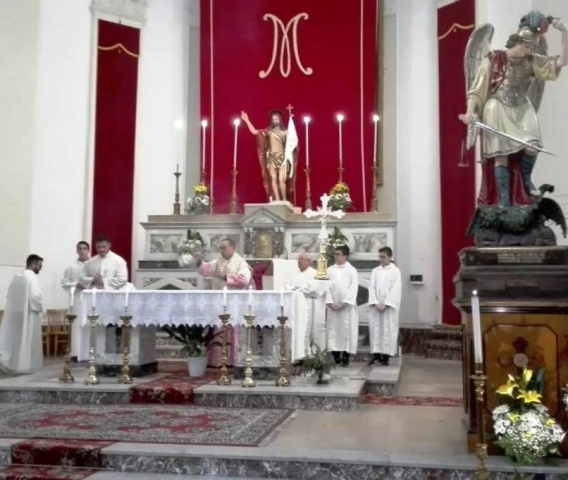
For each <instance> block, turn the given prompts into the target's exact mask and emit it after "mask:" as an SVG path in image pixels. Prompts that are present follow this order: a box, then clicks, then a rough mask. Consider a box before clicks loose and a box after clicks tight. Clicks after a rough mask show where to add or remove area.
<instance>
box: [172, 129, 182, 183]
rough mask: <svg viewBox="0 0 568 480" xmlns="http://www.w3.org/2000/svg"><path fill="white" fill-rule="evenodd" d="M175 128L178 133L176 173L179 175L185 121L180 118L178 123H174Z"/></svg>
mask: <svg viewBox="0 0 568 480" xmlns="http://www.w3.org/2000/svg"><path fill="white" fill-rule="evenodd" d="M174 128H175V130H176V132H177V134H176V136H177V138H176V145H177V152H176V173H179V164H180V159H181V156H182V153H181V152H182V146H181V144H182V135H183V120H182V119H181V118H180V119H179V120H176V122H175V123H174Z"/></svg>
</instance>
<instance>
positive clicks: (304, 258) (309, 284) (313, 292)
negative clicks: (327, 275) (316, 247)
mask: <svg viewBox="0 0 568 480" xmlns="http://www.w3.org/2000/svg"><path fill="white" fill-rule="evenodd" d="M298 269H299V270H300V271H299V272H298V274H297V275H296V277H295V278H294V281H293V285H292V286H293V288H294V290H298V291H299V292H301V293H303V294H304V296H305V297H306V303H307V311H308V318H307V322H306V325H307V328H306V350H307V352H309V351H310V347H311V345H312V344H317V345H318V346H319V347H320V348H321V349H322V350H324V349H325V348H327V341H326V334H327V332H326V328H325V294H326V290H323V291H322V290H321V289H318V288H317V286H318V284H317V283H316V282H317V281H318V280H316V273H317V270H316V269H315V268H313V267H312V259H311V258H310V256H309V255H308V254H307V253H300V255H298Z"/></svg>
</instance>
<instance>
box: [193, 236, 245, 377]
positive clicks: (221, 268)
mask: <svg viewBox="0 0 568 480" xmlns="http://www.w3.org/2000/svg"><path fill="white" fill-rule="evenodd" d="M235 247H236V245H235V242H234V241H233V240H232V239H230V238H224V239H223V240H221V242H220V243H219V252H220V253H221V257H220V258H218V259H216V260H212V261H210V262H205V261H203V260H202V259H201V258H200V257H198V258H197V264H198V272H199V274H200V275H202V276H203V277H205V279H206V281H207V282H208V283H209V284H210V288H211V290H222V289H223V288H225V287H227V289H228V290H243V289H246V288H249V287H252V288H254V285H253V284H254V282H253V278H252V268H251V267H250V265H249V264H248V263H247V262H246V260H245V259H244V258H243V257H241V256H240V255H239V254H238V253H237V252H236V251H235ZM215 328H217V327H215ZM230 332H231V334H230V342H231V348H229V364H230V365H234V364H235V363H236V361H237V351H238V335H237V331H236V329H235V328H231V330H230ZM207 356H208V358H209V359H208V364H209V365H211V366H219V365H220V364H221V348H210V349H209V350H208V352H207Z"/></svg>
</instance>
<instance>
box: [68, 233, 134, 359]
mask: <svg viewBox="0 0 568 480" xmlns="http://www.w3.org/2000/svg"><path fill="white" fill-rule="evenodd" d="M95 245H96V248H97V255H95V256H94V257H93V258H91V259H90V260H89V261H88V262H86V263H85V265H84V267H83V273H82V275H81V278H80V279H79V283H78V285H77V288H78V289H79V290H82V289H90V288H97V289H100V290H135V288H134V285H132V284H131V283H128V267H127V264H126V260H124V258H122V257H121V256H120V255H117V254H116V253H114V252H112V251H111V246H112V245H111V242H110V240H109V238H108V237H107V236H106V235H99V236H98V237H97V240H96V243H95ZM79 337H80V338H79V345H78V347H77V350H78V351H77V354H78V358H79V361H84V360H88V359H89V326H88V325H82V326H81V333H80V334H79Z"/></svg>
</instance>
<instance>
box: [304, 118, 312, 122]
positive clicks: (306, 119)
mask: <svg viewBox="0 0 568 480" xmlns="http://www.w3.org/2000/svg"><path fill="white" fill-rule="evenodd" d="M311 121H312V119H311V118H310V117H304V123H310V122H311Z"/></svg>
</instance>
